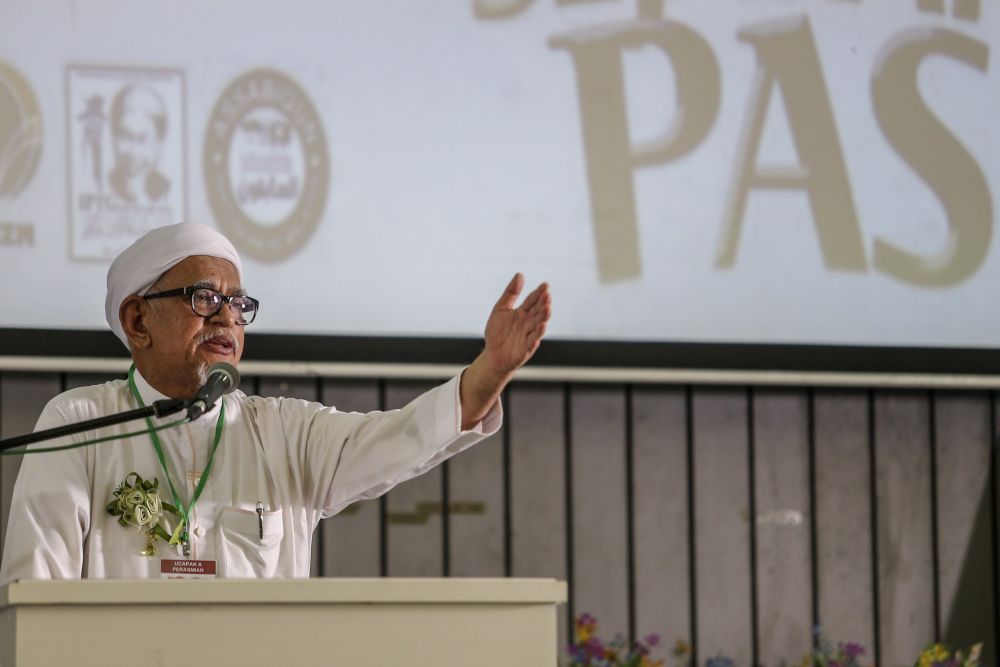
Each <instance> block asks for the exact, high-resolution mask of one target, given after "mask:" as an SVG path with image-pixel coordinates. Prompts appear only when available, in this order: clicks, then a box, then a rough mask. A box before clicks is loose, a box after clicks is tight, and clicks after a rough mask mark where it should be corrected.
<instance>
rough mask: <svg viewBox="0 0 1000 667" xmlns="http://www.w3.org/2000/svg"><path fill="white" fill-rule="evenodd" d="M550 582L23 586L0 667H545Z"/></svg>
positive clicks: (552, 658)
mask: <svg viewBox="0 0 1000 667" xmlns="http://www.w3.org/2000/svg"><path fill="white" fill-rule="evenodd" d="M565 600H566V584H565V582H562V581H556V580H554V579H460V578H449V579H392V578H388V579H296V580H270V581H245V580H222V581H157V580H150V581H143V580H84V581H25V582H14V583H12V584H10V585H8V586H6V587H4V588H0V665H3V666H4V667H6V666H15V665H16V666H17V667H35V666H43V665H44V666H45V667H55V666H58V665H157V666H163V667H168V666H171V665H177V666H178V667H191V666H193V665H212V666H213V667H223V666H225V665H240V666H250V665H267V666H268V667H275V666H286V665H287V666H292V665H294V666H298V665H303V666H306V665H338V666H339V665H345V666H352V667H353V666H355V665H358V666H365V667H369V666H381V665H385V666H386V667H389V666H397V665H407V666H412V667H422V666H424V665H426V666H428V667H430V666H434V667H448V666H455V667H458V666H459V665H461V666H462V667H472V666H475V667H501V666H502V667H511V666H512V665H516V666H517V667H535V666H538V667H543V666H544V667H554V666H555V665H556V664H557V655H558V653H559V647H558V646H557V638H556V608H557V606H558V604H559V603H561V602H565Z"/></svg>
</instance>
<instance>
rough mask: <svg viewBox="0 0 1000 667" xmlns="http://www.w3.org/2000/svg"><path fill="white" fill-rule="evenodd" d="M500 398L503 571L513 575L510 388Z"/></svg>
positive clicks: (512, 421) (511, 412)
mask: <svg viewBox="0 0 1000 667" xmlns="http://www.w3.org/2000/svg"><path fill="white" fill-rule="evenodd" d="M500 400H501V401H502V402H503V406H504V415H505V418H504V422H505V423H504V427H503V436H502V437H503V442H502V444H503V573H504V576H505V577H511V576H513V575H514V545H513V532H514V531H513V517H512V512H513V503H512V501H511V493H510V492H511V479H510V430H511V425H512V424H513V423H514V413H513V411H512V410H511V403H510V388H509V387H508V388H506V389H504V392H503V396H501V398H500Z"/></svg>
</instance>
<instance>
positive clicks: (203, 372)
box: [194, 362, 208, 386]
mask: <svg viewBox="0 0 1000 667" xmlns="http://www.w3.org/2000/svg"><path fill="white" fill-rule="evenodd" d="M194 372H195V373H196V374H197V375H198V386H204V384H205V383H206V382H208V364H207V363H205V362H201V363H200V364H198V368H196V369H195V371H194Z"/></svg>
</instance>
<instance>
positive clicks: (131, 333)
mask: <svg viewBox="0 0 1000 667" xmlns="http://www.w3.org/2000/svg"><path fill="white" fill-rule="evenodd" d="M147 312H148V310H147V308H146V301H145V299H143V298H142V297H139V296H136V295H135V294H133V295H132V296H129V297H126V298H125V300H124V301H122V305H121V306H120V307H119V308H118V320H119V321H120V322H121V323H122V329H124V330H125V335H126V336H127V337H128V340H129V342H130V343H131V344H132V349H133V350H136V349H143V348H147V347H150V346H151V345H152V344H153V339H152V337H151V336H150V335H149V330H148V329H147V328H146V319H145V318H146V314H147Z"/></svg>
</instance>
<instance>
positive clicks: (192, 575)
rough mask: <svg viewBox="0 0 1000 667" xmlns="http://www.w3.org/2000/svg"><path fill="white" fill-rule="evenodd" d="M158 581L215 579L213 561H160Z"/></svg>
mask: <svg viewBox="0 0 1000 667" xmlns="http://www.w3.org/2000/svg"><path fill="white" fill-rule="evenodd" d="M160 579H215V561H214V560H168V559H166V558H164V559H163V560H161V561H160Z"/></svg>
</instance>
